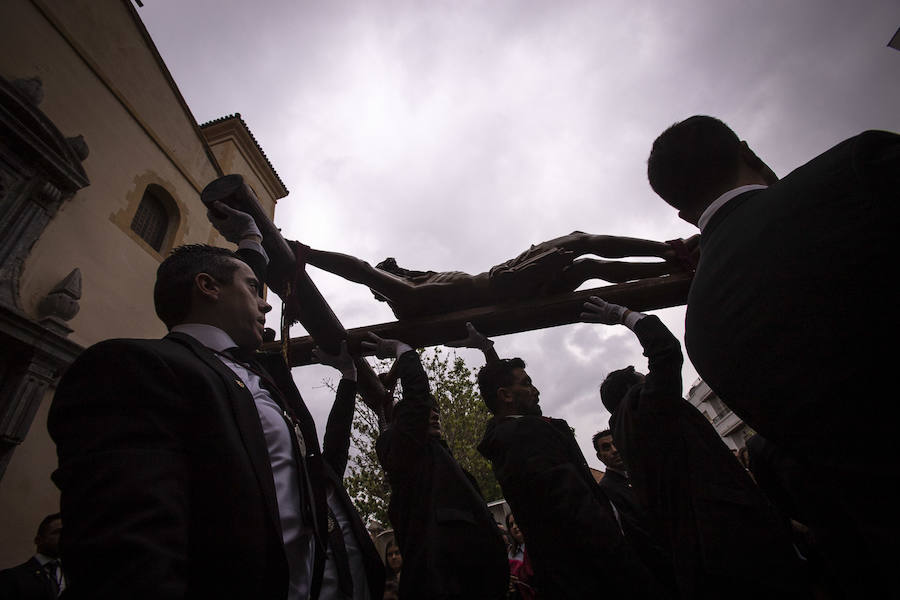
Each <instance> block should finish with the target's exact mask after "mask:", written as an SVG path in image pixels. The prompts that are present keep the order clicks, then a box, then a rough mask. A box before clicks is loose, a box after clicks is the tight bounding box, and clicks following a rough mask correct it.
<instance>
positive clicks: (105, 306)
mask: <svg viewBox="0 0 900 600" xmlns="http://www.w3.org/2000/svg"><path fill="white" fill-rule="evenodd" d="M129 6H130V5H129V4H128V2H125V1H122V0H79V1H74V0H54V1H47V0H34V1H30V0H4V1H3V2H2V3H0V75H2V76H3V77H4V78H6V79H7V80H9V81H12V80H14V79H17V78H29V77H35V76H36V77H39V78H40V79H41V80H42V82H43V88H42V89H43V96H44V97H43V101H42V102H41V103H40V104H39V108H40V109H41V110H42V111H43V112H44V113H45V114H46V115H47V116H48V117H49V118H50V119H52V120H53V122H54V123H55V125H56V126H57V128H58V129H59V130H60V131H62V132H63V133H64V135H66V136H76V135H83V136H84V141H85V142H86V143H87V145H88V147H89V150H90V154H89V156H88V157H87V159H86V160H84V161H83V163H82V164H83V167H84V169H85V171H86V172H87V175H88V178H89V180H90V185H89V186H88V187H86V188H83V189H82V190H80V191H79V192H78V193H77V194H76V195H75V196H74V197H73V198H72V199H71V200H68V201H66V202H65V203H64V204H63V206H62V207H61V209H60V210H59V212H58V213H57V214H56V216H55V217H54V218H53V220H52V221H51V222H50V223H49V225H48V226H47V228H46V229H45V230H44V232H43V234H42V235H41V237H40V238H39V239H38V241H37V242H36V243H35V245H34V246H33V248H32V250H31V253H30V254H29V256H28V258H27V260H26V262H25V265H24V269H23V272H22V276H21V279H20V282H19V283H20V288H19V291H20V302H21V307H22V309H23V311H24V312H25V313H26V314H27V315H28V316H30V317H32V318H34V317H36V314H37V305H38V302H39V301H40V299H41V298H42V297H43V296H44V295H46V294H47V292H48V291H49V290H50V289H51V288H52V287H53V286H54V285H55V284H56V283H57V282H59V281H60V280H61V279H62V278H63V277H65V276H66V275H67V274H68V273H69V272H70V271H71V270H72V269H74V268H76V267H77V268H79V269H80V270H81V274H82V297H81V300H80V311H79V312H78V314H77V315H76V316H75V317H74V318H72V319H71V320H70V321H69V322H68V325H69V327H71V328H72V329H73V330H74V331H73V333H72V334H71V335H70V336H69V339H71V340H73V341H75V342H77V343H78V344H80V345H82V346H88V345H91V344H93V343H95V342H97V341H100V340H103V339H106V338H110V337H160V336H161V335H163V334H164V333H165V328H164V327H163V325H162V323H161V322H159V320H158V319H157V318H156V316H155V313H154V311H153V304H152V289H153V282H154V278H155V272H156V269H157V267H158V265H159V263H160V261H161V260H162V258H163V257H164V255H165V254H166V253H167V251H168V249H169V248H171V247H172V246H175V245H178V244H181V243H190V242H202V243H212V244H216V245H223V246H227V245H228V244H227V243H226V242H225V241H224V240H223V239H222V238H221V237H220V236H219V235H218V234H217V233H216V232H214V230H213V229H212V227H211V226H210V224H209V222H208V221H207V219H206V210H205V208H204V207H203V206H202V204H201V202H200V199H199V193H200V190H201V189H202V187H203V186H204V185H205V184H206V183H208V182H209V181H211V180H212V179H214V178H216V177H217V176H218V174H217V171H216V168H215V163H214V162H213V160H212V159H211V157H210V154H209V151H208V147H207V146H206V145H205V143H204V142H203V140H202V138H201V136H200V135H199V133H198V130H197V129H196V127H195V125H194V123H193V120H192V118H191V117H190V116H189V115H188V114H187V113H186V112H185V108H184V106H183V105H182V104H181V101H180V99H179V97H178V95H177V93H176V92H175V91H173V89H172V86H171V84H170V82H169V81H168V80H167V79H166V77H165V74H164V73H163V72H162V70H161V68H160V67H159V64H158V63H156V61H155V58H154V56H153V53H152V51H151V50H150V49H149V47H148V46H147V44H146V41H145V40H144V38H143V35H142V34H141V32H140V30H139V28H138V26H137V24H136V23H135V22H134V20H133V16H132V15H131V14H130V12H129V11H130V8H129ZM67 36H70V37H71V39H67ZM238 172H239V171H238ZM148 184H156V185H159V186H161V187H162V188H163V189H164V190H166V192H167V193H168V194H169V196H171V199H172V200H173V201H174V205H175V206H176V207H177V216H176V217H175V218H174V223H173V226H172V227H171V231H170V232H169V234H168V236H167V238H166V241H165V242H164V244H163V248H162V251H161V252H157V251H155V250H153V249H152V248H151V247H150V246H149V245H148V244H147V243H146V242H144V241H143V240H141V239H140V238H139V237H138V236H137V234H135V233H134V232H133V231H131V229H130V224H131V220H132V218H133V216H134V213H135V211H136V209H137V205H138V203H139V202H140V199H141V197H142V195H143V193H144V190H145V189H146V187H147V185H148ZM272 206H273V209H274V203H273V205H272ZM51 395H52V390H51V391H50V392H48V393H47V395H46V397H45V399H44V401H43V402H42V403H41V405H40V408H39V410H38V413H37V416H36V417H35V420H34V422H33V424H32V426H31V428H30V429H29V430H28V435H27V437H26V438H25V440H24V442H23V443H22V444H21V445H20V446H19V447H18V448H17V449H16V453H15V454H14V455H13V457H12V460H11V462H10V464H9V466H8V468H7V470H6V472H5V474H3V478H2V480H0V538H2V539H3V543H2V544H0V568H5V567H8V566H12V565H14V564H17V563H19V562H22V561H23V560H25V559H26V558H27V557H28V556H30V555H31V554H32V553H33V550H34V548H33V543H32V540H33V538H34V532H35V528H36V527H37V524H38V522H39V521H40V520H41V518H42V517H43V516H44V515H46V514H47V513H49V512H52V511H55V510H57V509H58V508H57V507H58V492H57V490H56V488H55V486H53V484H52V482H51V480H50V474H51V473H52V471H53V470H54V469H55V468H56V454H55V448H54V447H53V444H52V442H51V440H50V439H49V436H48V434H47V431H46V415H47V410H48V407H49V401H50V397H51Z"/></svg>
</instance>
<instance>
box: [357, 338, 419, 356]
mask: <svg viewBox="0 0 900 600" xmlns="http://www.w3.org/2000/svg"><path fill="white" fill-rule="evenodd" d="M368 336H369V339H368V340H363V341H361V342H360V346H362V349H363V350H365V351H367V352H374V353H375V356H377V357H378V358H397V352H398V350H399V349H400V348H401V347H405V348H409V346H407V345H406V344H404V343H403V342H401V341H400V340H386V339H383V338H380V337H378V336H377V335H375V334H374V333H372V332H369V334H368Z"/></svg>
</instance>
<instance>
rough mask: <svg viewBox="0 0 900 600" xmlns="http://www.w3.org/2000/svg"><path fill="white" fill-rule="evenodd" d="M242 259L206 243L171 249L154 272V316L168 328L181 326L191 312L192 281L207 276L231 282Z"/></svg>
mask: <svg viewBox="0 0 900 600" xmlns="http://www.w3.org/2000/svg"><path fill="white" fill-rule="evenodd" d="M230 259H234V260H238V261H239V260H241V259H240V258H239V257H238V255H237V254H235V253H234V252H232V251H231V250H228V249H226V248H217V247H216V246H208V245H206V244H187V245H184V246H179V247H177V248H175V249H174V250H172V253H171V254H170V255H169V256H168V257H166V259H165V260H164V261H162V264H160V265H159V268H158V269H157V270H156V285H155V286H154V287H153V304H154V305H155V306H156V314H157V316H158V317H159V318H160V320H162V322H163V323H165V324H166V327H168V328H169V329H171V328H172V327H174V326H175V325H178V324H179V323H182V322H183V321H184V318H185V317H187V315H188V313H189V312H190V310H191V289H192V288H193V286H194V278H195V277H196V276H197V275H198V274H200V273H206V274H208V275H209V276H210V277H212V278H213V279H215V280H216V281H218V282H220V283H226V284H227V283H231V282H232V281H234V272H235V271H237V269H238V265H236V264H235V263H234V260H230Z"/></svg>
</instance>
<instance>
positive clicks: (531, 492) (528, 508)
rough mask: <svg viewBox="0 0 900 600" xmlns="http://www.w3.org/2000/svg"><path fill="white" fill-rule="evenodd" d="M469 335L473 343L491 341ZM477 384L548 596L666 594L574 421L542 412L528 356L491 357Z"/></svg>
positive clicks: (506, 488) (488, 449)
mask: <svg viewBox="0 0 900 600" xmlns="http://www.w3.org/2000/svg"><path fill="white" fill-rule="evenodd" d="M469 334H470V339H473V343H472V344H471V345H472V347H479V348H484V347H485V346H484V344H477V343H475V342H474V338H475V337H477V336H474V335H473V330H472V328H470V331H469ZM486 356H487V353H486ZM478 386H479V389H480V391H481V396H482V398H483V400H484V402H485V404H486V405H487V407H488V410H490V411H491V413H492V414H493V417H492V418H491V420H490V421H489V422H488V424H487V427H486V428H485V433H484V437H483V438H482V440H481V443H479V444H478V451H479V452H480V453H481V454H482V455H483V456H484V457H485V458H487V459H488V460H489V461H491V466H492V468H493V471H494V474H495V475H496V476H497V481H498V482H499V483H500V487H501V488H502V489H503V495H504V496H505V498H506V501H507V502H508V503H509V506H510V508H511V509H512V512H513V514H515V515H516V523H517V524H518V525H519V527H520V528H521V529H522V532H523V533H524V535H525V539H526V540H527V542H528V554H529V556H530V558H531V562H532V566H533V567H534V575H535V586H536V587H537V589H538V590H539V592H540V595H541V598H549V599H554V598H573V599H574V598H586V597H591V596H594V595H597V594H598V593H600V592H601V591H602V592H603V594H604V596H608V597H610V598H654V599H658V598H667V597H668V594H667V592H666V591H665V590H664V589H663V588H662V587H661V585H660V583H659V582H658V581H656V579H655V578H654V576H653V575H651V573H650V572H649V570H648V569H647V568H646V567H645V566H644V565H643V564H642V563H641V561H640V560H639V558H638V556H637V555H636V553H635V551H634V549H633V548H632V547H631V546H630V545H629V544H628V543H627V542H626V540H625V538H624V536H623V535H622V530H621V529H620V526H619V523H618V521H617V520H616V516H615V513H614V511H613V508H612V505H611V504H610V502H609V500H608V499H607V498H606V496H605V495H604V494H603V491H602V490H601V489H600V487H599V486H598V485H597V482H596V481H595V480H594V477H593V475H591V472H590V469H589V468H588V465H587V461H585V459H584V455H583V454H582V453H581V449H580V448H579V447H578V443H577V442H576V441H575V436H574V435H573V434H572V430H571V428H570V427H569V424H568V423H566V421H564V420H562V419H552V418H548V417H544V416H542V411H541V407H540V404H539V392H538V390H537V388H536V387H535V386H534V384H533V383H532V381H531V378H530V377H529V375H528V373H527V372H526V371H525V363H524V361H522V359H520V358H512V359H497V360H489V361H488V363H487V364H486V365H485V366H484V367H482V369H481V371H480V372H479V373H478Z"/></svg>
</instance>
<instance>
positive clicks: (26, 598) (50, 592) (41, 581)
mask: <svg viewBox="0 0 900 600" xmlns="http://www.w3.org/2000/svg"><path fill="white" fill-rule="evenodd" d="M0 598H2V599H3V600H54V599H55V598H56V584H55V583H54V582H52V581H51V580H50V578H49V577H48V575H47V573H46V571H44V569H43V568H42V567H41V563H39V562H38V561H37V559H36V558H34V557H33V556H32V557H31V558H29V559H28V560H27V561H25V562H24V563H22V564H21V565H18V566H15V567H13V568H11V569H4V570H3V571H0Z"/></svg>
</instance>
